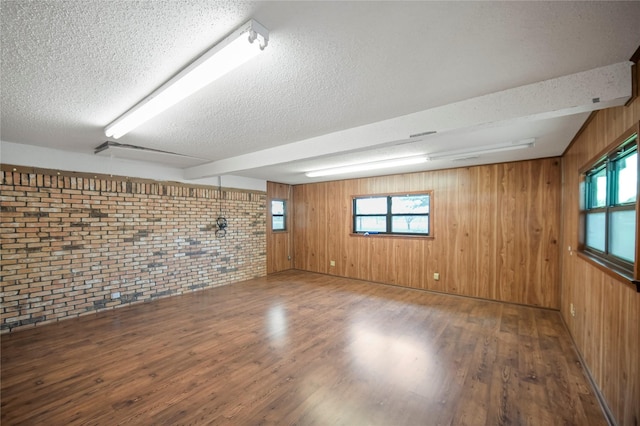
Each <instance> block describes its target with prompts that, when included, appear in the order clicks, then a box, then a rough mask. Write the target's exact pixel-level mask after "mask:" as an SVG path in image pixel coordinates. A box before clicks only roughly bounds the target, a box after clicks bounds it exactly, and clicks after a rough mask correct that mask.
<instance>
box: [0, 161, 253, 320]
mask: <svg viewBox="0 0 640 426" xmlns="http://www.w3.org/2000/svg"><path fill="white" fill-rule="evenodd" d="M2 169H3V171H1V172H0V208H1V211H0V243H1V244H2V247H1V248H0V279H1V280H2V281H1V288H0V307H1V315H2V318H1V322H0V326H1V329H2V332H7V331H9V330H13V329H17V328H22V327H29V326H31V327H32V326H34V325H36V324H43V323H48V322H51V321H57V320H62V319H66V318H71V317H77V316H79V315H83V314H87V313H91V312H96V311H100V310H104V309H109V308H114V307H119V306H124V305H127V304H130V303H133V302H143V301H149V300H153V299H156V298H159V297H164V296H169V295H175V294H180V293H184V292H189V291H193V290H199V289H203V288H210V287H216V286H220V285H223V284H229V283H233V282H237V281H241V280H246V279H250V278H253V277H258V276H264V275H266V237H265V229H266V225H265V213H266V209H265V206H266V194H265V193H263V192H259V191H257V192H248V191H242V190H233V189H226V188H223V189H222V192H220V191H219V190H218V188H216V187H203V186H197V187H196V186H187V185H183V184H178V183H167V182H154V181H142V180H140V181H136V180H128V179H125V178H116V177H113V178H112V177H105V178H104V179H100V178H89V177H80V176H78V175H73V174H69V175H67V176H64V175H58V174H56V173H55V172H51V171H37V172H34V173H21V172H20V171H16V172H12V171H10V170H12V169H11V168H9V167H8V166H5V165H3V167H2ZM221 194H222V197H221ZM221 206H222V209H223V212H224V216H226V218H227V220H228V223H229V227H228V232H227V236H226V237H225V238H217V237H216V235H215V229H216V226H215V222H216V218H217V217H218V216H219V212H220V208H221ZM116 292H120V297H119V298H114V299H112V294H113V293H116Z"/></svg>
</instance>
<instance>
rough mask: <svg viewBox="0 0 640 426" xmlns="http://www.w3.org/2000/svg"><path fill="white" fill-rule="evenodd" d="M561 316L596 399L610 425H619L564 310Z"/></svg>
mask: <svg viewBox="0 0 640 426" xmlns="http://www.w3.org/2000/svg"><path fill="white" fill-rule="evenodd" d="M560 318H562V323H563V324H564V327H565V328H566V329H567V333H569V337H571V343H573V350H575V351H576V354H578V358H579V359H580V364H582V369H583V370H584V372H585V375H586V376H587V380H589V383H590V384H591V389H592V390H593V393H595V395H596V399H597V400H598V404H600V408H601V409H602V412H603V413H604V417H605V419H606V420H607V423H608V424H609V426H618V423H617V422H616V418H615V417H614V415H613V413H612V412H611V410H610V409H609V406H608V405H607V401H606V400H605V399H604V395H602V392H600V388H598V385H597V383H596V381H595V380H594V379H593V376H592V375H591V371H590V370H589V367H588V366H587V363H586V362H585V361H584V358H583V357H582V353H580V350H579V349H578V345H576V341H575V339H574V338H573V334H571V331H570V330H569V326H568V325H567V322H566V321H565V320H564V316H563V315H562V312H560Z"/></svg>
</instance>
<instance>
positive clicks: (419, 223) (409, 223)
mask: <svg viewBox="0 0 640 426" xmlns="http://www.w3.org/2000/svg"><path fill="white" fill-rule="evenodd" d="M391 232H408V233H413V234H428V233H429V216H393V219H392V220H391Z"/></svg>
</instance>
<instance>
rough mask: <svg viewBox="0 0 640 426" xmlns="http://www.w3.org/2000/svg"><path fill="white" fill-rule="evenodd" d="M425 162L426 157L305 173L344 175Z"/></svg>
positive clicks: (308, 175) (316, 175) (318, 175)
mask: <svg viewBox="0 0 640 426" xmlns="http://www.w3.org/2000/svg"><path fill="white" fill-rule="evenodd" d="M426 161H427V157H425V156H420V157H404V158H394V159H392V160H383V161H373V162H371V163H359V164H352V165H350V166H342V167H334V168H331V169H324V170H314V171H311V172H307V173H305V175H306V176H307V177H321V176H331V175H341V174H345V173H355V172H362V171H367V170H378V169H386V168H390V167H398V166H408V165H410V164H420V163H424V162H426Z"/></svg>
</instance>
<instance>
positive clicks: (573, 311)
mask: <svg viewBox="0 0 640 426" xmlns="http://www.w3.org/2000/svg"><path fill="white" fill-rule="evenodd" d="M569 311H570V312H571V316H572V317H575V316H576V307H575V306H573V303H570V304H569Z"/></svg>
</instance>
